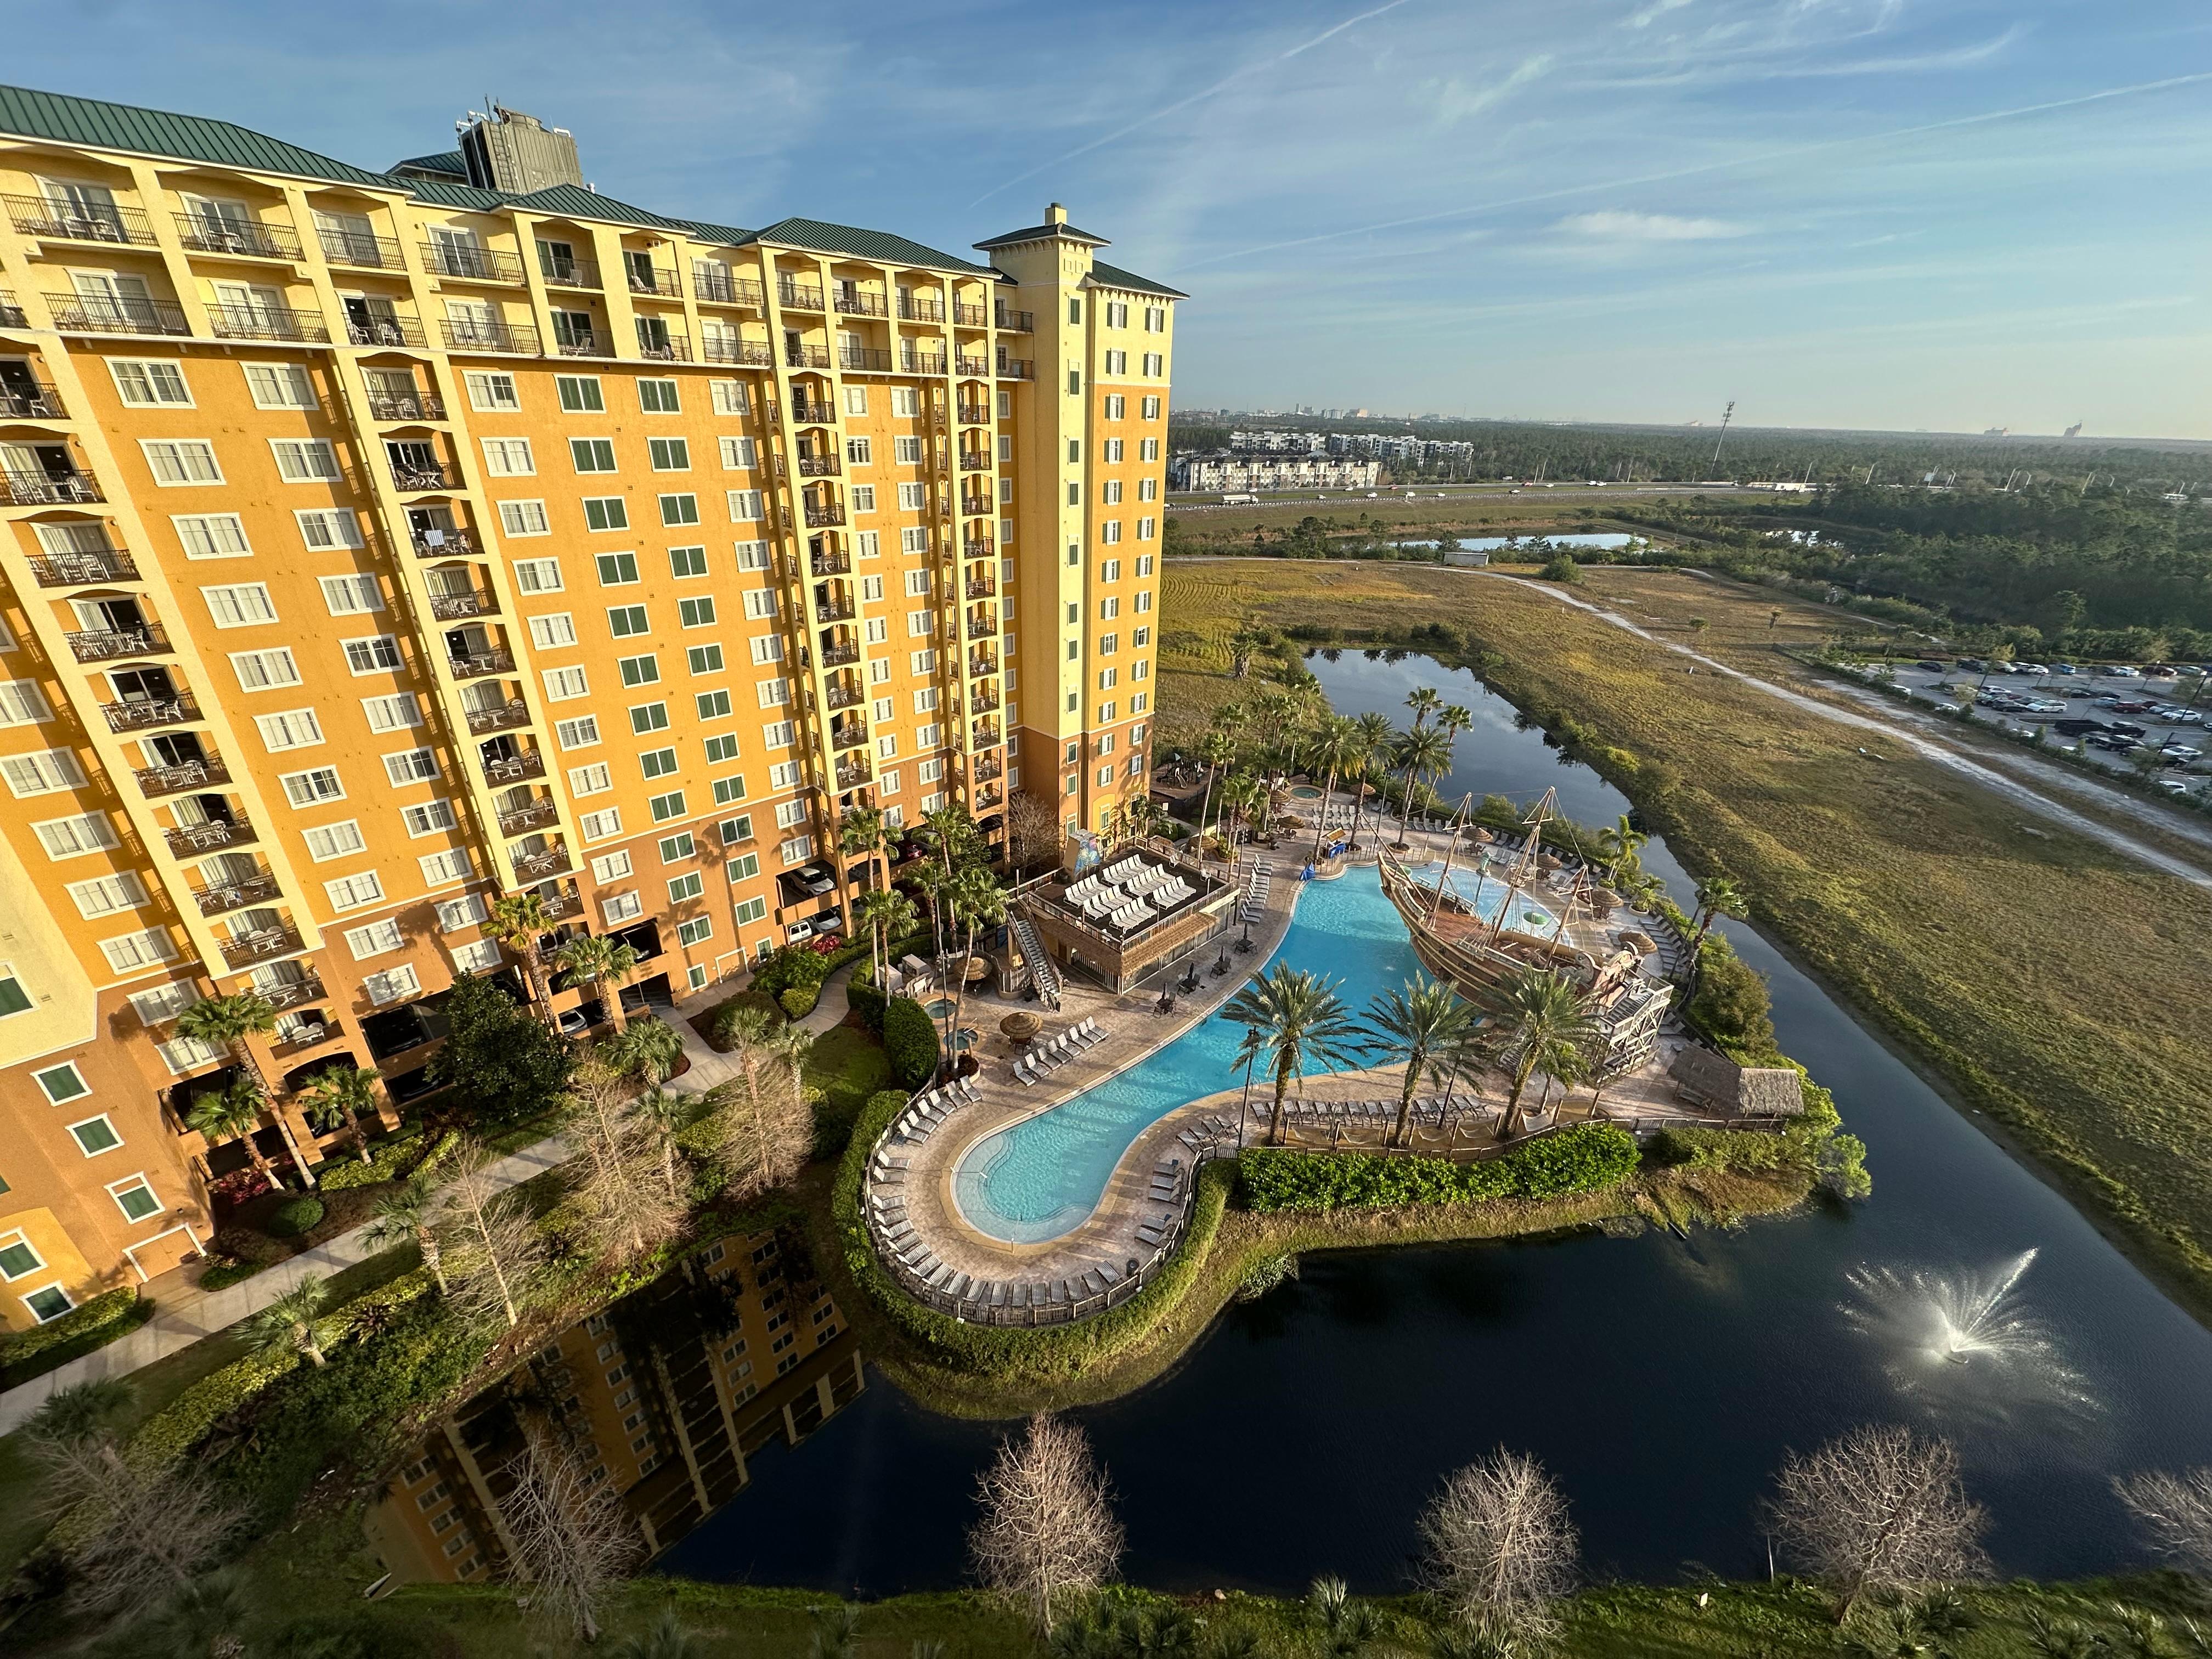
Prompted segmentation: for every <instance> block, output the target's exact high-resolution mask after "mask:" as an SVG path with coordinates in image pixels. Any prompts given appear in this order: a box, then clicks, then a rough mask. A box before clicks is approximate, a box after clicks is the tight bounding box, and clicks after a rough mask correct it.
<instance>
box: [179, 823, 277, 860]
mask: <svg viewBox="0 0 2212 1659" xmlns="http://www.w3.org/2000/svg"><path fill="white" fill-rule="evenodd" d="M161 839H162V840H164V841H166V842H168V844H169V851H170V852H171V853H172V854H174V855H175V856H177V857H178V858H180V859H194V858H197V857H199V856H200V854H203V853H213V852H218V851H220V850H221V849H222V848H226V847H251V846H252V844H253V843H254V842H257V841H258V840H260V839H261V832H260V831H259V830H258V829H255V828H254V827H253V820H252V819H251V818H210V819H209V820H208V821H207V822H206V823H186V824H180V825H179V826H178V827H177V828H176V829H168V830H164V831H163V832H162V836H161Z"/></svg>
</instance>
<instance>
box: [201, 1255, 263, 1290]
mask: <svg viewBox="0 0 2212 1659" xmlns="http://www.w3.org/2000/svg"><path fill="white" fill-rule="evenodd" d="M268 1265H269V1264H268V1263H267V1262H265V1261H218V1262H216V1264H215V1265H214V1266H213V1267H210V1268H209V1269H208V1270H207V1271H206V1272H205V1273H202V1274H201V1275H200V1277H199V1286H200V1288H201V1289H202V1290H204V1291H220V1290H226V1289H228V1287H229V1286H231V1285H235V1284H238V1283H239V1282H240V1281H241V1280H243V1279H251V1278H252V1277H253V1275H254V1274H256V1273H259V1272H260V1271H261V1270H262V1269H263V1268H264V1267H267V1266H268Z"/></svg>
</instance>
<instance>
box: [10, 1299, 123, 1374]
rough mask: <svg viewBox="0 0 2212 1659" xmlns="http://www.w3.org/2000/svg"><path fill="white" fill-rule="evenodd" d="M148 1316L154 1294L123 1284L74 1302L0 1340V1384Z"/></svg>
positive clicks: (100, 1343) (41, 1369) (78, 1352)
mask: <svg viewBox="0 0 2212 1659" xmlns="http://www.w3.org/2000/svg"><path fill="white" fill-rule="evenodd" d="M153 1316H154V1299H153V1298H152V1297H142V1296H140V1295H139V1294H138V1292H137V1289H136V1288H135V1287H134V1286H131V1285H125V1286H123V1287H122V1288H121V1289H120V1290H113V1291H104V1292H102V1293H101V1294H100V1295H99V1296H95V1297H93V1298H92V1300H91V1301H89V1302H85V1303H81V1304H78V1305H77V1306H76V1307H74V1308H72V1309H70V1310H69V1311H68V1312H67V1313H65V1314H64V1315H63V1316H61V1317H60V1318H59V1319H54V1320H49V1321H48V1322H46V1323H45V1324H43V1325H38V1326H33V1328H31V1329H29V1330H27V1331H18V1332H16V1333H15V1334H14V1335H13V1336H10V1337H9V1338H7V1339H6V1340H0V1389H12V1388H14V1387H15V1385H16V1384H17V1383H27V1382H29V1381H30V1380H31V1379H32V1378H33V1377H34V1376H45V1375H46V1372H48V1371H50V1370H54V1369H55V1368H56V1367H57V1366H60V1365H66V1364H69V1362H70V1360H72V1359H76V1358H80V1357H81V1356H82V1355H84V1354H88V1353H90V1352H92V1351H93V1350H94V1348H104V1347H106V1346H107V1345H108V1344H109V1343H111V1342H112V1341H114V1340H115V1339H116V1338H117V1337H118V1336H122V1335H124V1334H127V1333H129V1332H131V1331H135V1330H137V1328H139V1327H140V1326H141V1325H143V1324H144V1323H145V1322H147V1321H148V1320H149V1319H151V1318H152V1317H153Z"/></svg>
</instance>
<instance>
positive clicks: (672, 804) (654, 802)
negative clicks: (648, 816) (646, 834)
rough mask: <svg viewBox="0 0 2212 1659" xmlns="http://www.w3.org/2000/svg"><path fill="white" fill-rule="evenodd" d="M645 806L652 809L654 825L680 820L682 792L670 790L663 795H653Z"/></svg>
mask: <svg viewBox="0 0 2212 1659" xmlns="http://www.w3.org/2000/svg"><path fill="white" fill-rule="evenodd" d="M646 804H647V805H648V806H650V807H651V808H652V809H653V822H654V823H667V822H668V820H669V819H671V818H680V817H683V816H684V792H683V791H682V790H681V789H671V791H669V793H666V794H665V795H655V796H654V797H653V799H651V800H650V801H648V802H647V803H646Z"/></svg>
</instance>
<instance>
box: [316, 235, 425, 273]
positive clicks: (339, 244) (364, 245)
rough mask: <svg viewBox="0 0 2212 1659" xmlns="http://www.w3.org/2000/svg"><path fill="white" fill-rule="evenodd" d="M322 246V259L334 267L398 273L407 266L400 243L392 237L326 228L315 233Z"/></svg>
mask: <svg viewBox="0 0 2212 1659" xmlns="http://www.w3.org/2000/svg"><path fill="white" fill-rule="evenodd" d="M315 238H316V240H318V241H319V242H321V243H322V245H323V258H325V259H328V260H329V261H330V262H331V264H334V265H351V266H353V267H355V268H356V270H398V269H399V268H400V267H401V266H402V265H404V264H406V259H405V258H404V256H403V255H402V254H401V252H400V249H399V244H398V242H397V241H395V240H393V239H392V238H391V237H389V236H370V235H367V234H363V233H362V232H360V231H353V230H337V229H332V228H328V227H325V228H322V229H319V230H318V231H317V232H316V233H315Z"/></svg>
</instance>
